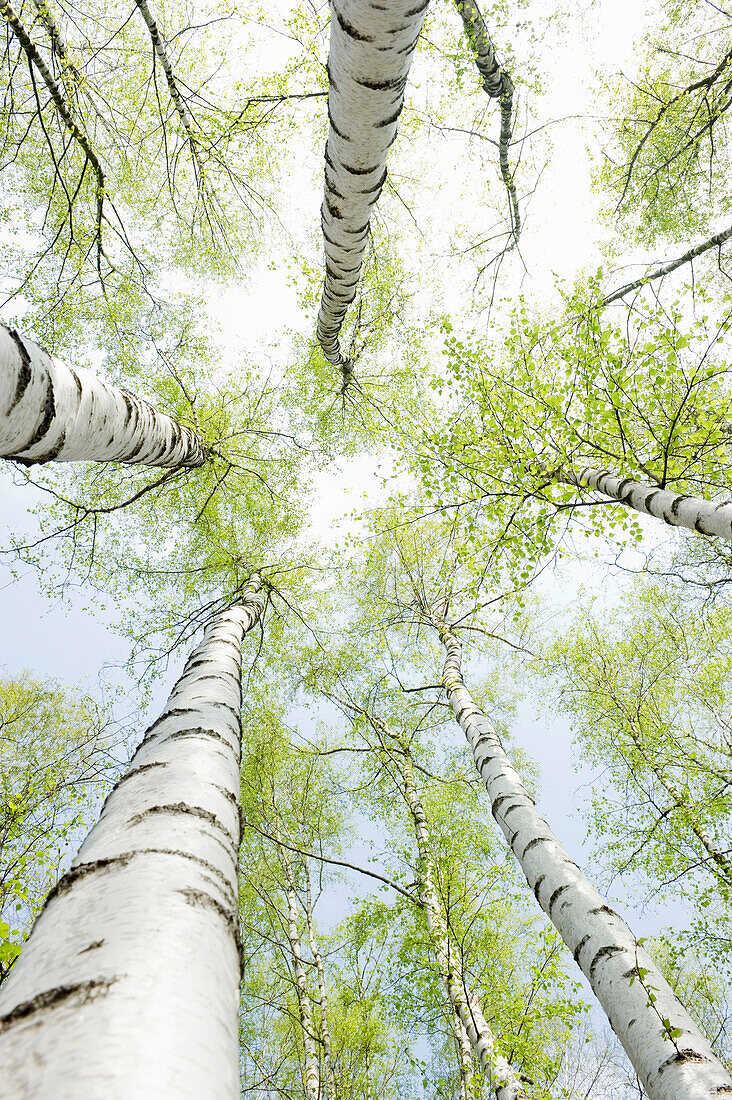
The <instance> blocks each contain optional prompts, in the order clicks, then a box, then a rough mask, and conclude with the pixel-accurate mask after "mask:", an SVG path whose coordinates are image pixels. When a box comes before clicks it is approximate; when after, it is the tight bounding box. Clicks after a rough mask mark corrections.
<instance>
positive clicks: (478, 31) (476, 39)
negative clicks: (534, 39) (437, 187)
mask: <svg viewBox="0 0 732 1100" xmlns="http://www.w3.org/2000/svg"><path fill="white" fill-rule="evenodd" d="M455 7H456V8H457V10H458V13H459V15H460V18H461V19H462V21H463V27H464V28H465V36H466V38H467V39H468V42H469V43H470V47H471V49H472V51H473V53H474V54H475V65H476V68H477V70H478V72H479V73H480V75H481V77H482V80H483V88H484V90H485V91H486V92H487V93H488V95H489V96H490V97H491V99H497V100H498V103H499V106H500V108H501V133H500V138H499V141H498V162H499V165H500V168H501V179H502V180H503V183H504V186H505V188H506V191H507V192H508V198H509V203H510V208H511V232H512V236H513V244H512V245H510V246H509V247H511V248H512V247H514V246H515V244H516V243H517V242H518V239H519V237H520V235H521V211H520V210H519V204H518V194H517V192H516V184H515V183H514V182H513V176H512V175H511V168H510V166H509V163H508V149H509V146H510V144H511V137H512V136H513V129H512V118H511V116H512V114H513V81H512V80H511V77H510V75H509V73H507V72H506V70H505V69H503V68H501V65H500V62H499V61H498V58H497V57H496V51H495V48H494V46H493V43H492V42H491V37H490V35H489V34H488V28H487V27H486V25H485V22H484V21H483V15H482V13H481V10H480V8H479V7H478V5H477V4H476V3H475V0H455Z"/></svg>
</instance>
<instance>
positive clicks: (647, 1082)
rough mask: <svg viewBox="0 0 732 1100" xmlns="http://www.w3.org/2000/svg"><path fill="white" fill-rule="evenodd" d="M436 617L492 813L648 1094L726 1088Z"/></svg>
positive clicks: (700, 1093)
mask: <svg viewBox="0 0 732 1100" xmlns="http://www.w3.org/2000/svg"><path fill="white" fill-rule="evenodd" d="M434 625H435V627H436V629H437V630H438V632H439V634H440V638H441V641H442V643H443V645H444V647H445V651H446V660H445V667H444V672H443V683H444V686H445V691H446V693H447V696H448V699H449V700H450V703H451V705H452V708H453V711H454V713H455V717H456V718H457V721H458V722H459V724H460V726H461V727H462V729H463V731H464V732H465V736H466V737H467V739H468V742H469V743H470V746H471V748H472V750H473V755H474V757H475V765H476V768H477V769H478V773H479V774H480V776H481V778H482V779H483V781H484V783H485V785H486V789H487V791H488V795H489V798H490V802H491V811H492V813H493V816H494V818H495V819H496V821H497V823H498V825H499V826H500V828H501V830H502V831H503V834H504V836H505V837H506V840H507V841H508V844H509V847H510V848H511V850H512V851H513V853H514V855H515V856H516V858H517V859H518V861H519V863H520V864H521V868H522V870H523V872H524V874H525V875H526V880H527V882H528V884H529V886H530V887H531V889H532V890H533V892H534V894H535V896H536V899H537V901H538V902H539V904H540V905H541V907H542V909H543V910H544V911H545V913H546V914H547V916H548V917H549V919H550V920H551V921H552V923H553V924H554V926H555V927H556V928H557V930H558V932H559V934H560V935H561V937H562V939H563V940H564V942H565V943H566V944H567V946H568V947H569V949H570V951H571V952H572V954H573V956H574V959H575V961H576V962H577V964H578V965H579V967H580V969H581V970H582V971H583V973H584V974H585V976H586V978H587V980H588V981H589V983H590V985H591V987H592V990H593V992H594V993H595V996H596V997H597V998H598V1000H599V1001H600V1003H601V1005H602V1007H603V1008H604V1010H605V1012H606V1014H607V1017H608V1019H609V1020H610V1024H611V1026H612V1028H613V1030H614V1031H615V1032H616V1034H617V1035H618V1037H619V1039H620V1041H621V1043H622V1044H623V1046H624V1048H625V1050H626V1052H627V1054H628V1056H629V1058H630V1060H631V1062H632V1063H633V1065H634V1067H635V1069H636V1072H637V1073H638V1076H639V1078H640V1080H641V1082H642V1084H643V1087H644V1088H645V1090H646V1092H647V1093H648V1096H649V1097H650V1100H708V1098H710V1097H719V1096H720V1095H723V1094H727V1093H732V1078H731V1077H730V1075H729V1074H728V1072H727V1070H726V1069H725V1068H724V1066H723V1065H722V1064H721V1062H720V1061H719V1060H718V1059H717V1057H716V1056H715V1054H714V1052H713V1051H712V1048H711V1046H710V1044H709V1043H708V1042H707V1040H706V1039H705V1038H704V1036H703V1035H702V1034H701V1033H700V1032H699V1029H698V1028H697V1026H696V1024H694V1022H693V1021H692V1020H691V1018H690V1016H689V1015H688V1013H687V1012H686V1010H685V1009H684V1008H683V1006H682V1005H681V1004H680V1002H679V1001H678V1000H677V999H676V997H675V996H674V994H673V992H672V991H671V989H670V987H669V986H668V984H667V982H666V981H665V979H664V978H663V975H662V974H661V972H660V971H659V970H658V968H657V967H656V965H655V963H654V962H653V960H652V959H651V957H650V955H648V953H647V952H646V951H645V950H644V949H643V947H642V946H641V944H639V943H638V941H637V940H636V939H635V937H634V936H633V934H632V933H631V931H630V929H629V928H628V927H627V925H626V924H625V922H624V921H623V920H622V918H621V917H620V916H619V915H618V914H617V913H616V912H615V911H614V910H613V909H612V908H611V907H610V906H609V905H608V903H607V899H606V898H604V897H603V896H602V895H601V894H599V893H598V892H597V890H595V888H594V887H593V886H592V885H591V884H590V882H589V881H588V880H587V879H586V878H585V876H584V874H583V873H582V871H581V870H580V869H579V867H578V866H577V864H576V863H574V861H573V860H572V859H570V857H569V855H568V853H567V852H566V851H565V849H564V848H563V847H562V845H561V844H560V842H559V840H558V839H557V837H556V836H555V835H554V833H553V832H552V831H551V829H550V828H549V826H548V824H547V823H546V821H544V819H543V818H542V817H541V815H540V814H539V812H538V811H537V809H536V806H535V805H534V802H533V799H532V798H531V796H530V795H529V794H528V793H527V792H526V790H525V789H524V787H523V785H522V783H521V780H520V778H519V776H518V773H517V772H516V771H515V769H514V768H513V765H512V764H511V762H510V760H509V759H508V757H507V756H506V753H505V752H504V749H503V746H502V745H501V742H500V739H499V737H498V734H497V733H496V731H495V730H494V728H493V726H492V725H491V723H490V721H489V719H488V718H487V717H486V716H485V715H484V714H483V713H482V711H481V710H480V709H479V708H478V707H477V705H476V704H475V702H474V700H473V698H472V696H471V695H470V693H469V691H468V689H467V688H466V686H465V683H464V681H463V677H462V672H461V658H462V647H461V645H460V642H459V640H458V638H457V637H456V635H455V634H454V633H453V631H452V630H451V629H450V628H449V627H447V626H445V625H444V624H440V623H437V622H435V623H434Z"/></svg>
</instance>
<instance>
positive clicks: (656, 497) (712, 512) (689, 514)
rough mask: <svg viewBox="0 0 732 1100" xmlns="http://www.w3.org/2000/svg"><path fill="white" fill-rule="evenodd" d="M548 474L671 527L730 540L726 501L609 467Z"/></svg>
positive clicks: (730, 511)
mask: <svg viewBox="0 0 732 1100" xmlns="http://www.w3.org/2000/svg"><path fill="white" fill-rule="evenodd" d="M551 476H552V477H553V478H555V479H556V480H557V481H561V482H563V483H564V484H565V485H577V486H579V487H580V488H582V487H584V486H589V487H590V488H591V489H596V490H597V491H598V493H602V494H603V496H606V497H609V498H610V499H611V500H616V501H617V502H618V504H625V505H627V506H628V507H629V508H634V509H635V511H636V512H643V513H644V514H645V515H647V516H654V517H655V518H656V519H662V520H663V522H664V523H668V524H670V526H671V527H688V529H689V530H690V531H698V532H699V534H701V535H720V536H721V537H722V538H723V539H729V540H730V541H732V503H729V502H727V501H724V502H723V503H721V504H713V503H712V502H711V501H709V500H704V499H703V498H702V497H691V496H686V495H685V494H684V493H672V492H670V491H669V490H668V489H659V488H657V487H656V486H653V485H644V484H642V483H641V482H639V481H634V480H633V478H632V477H616V475H615V474H613V473H611V472H610V471H609V470H591V469H589V468H585V469H583V470H580V472H579V473H578V474H576V473H575V472H574V471H573V470H562V469H559V470H554V471H553V472H552V474H551Z"/></svg>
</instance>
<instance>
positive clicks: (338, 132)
mask: <svg viewBox="0 0 732 1100" xmlns="http://www.w3.org/2000/svg"><path fill="white" fill-rule="evenodd" d="M328 122H329V123H330V128H331V130H332V131H333V133H334V134H336V135H337V136H338V137H339V138H340V139H341V141H350V140H351V139H350V138H349V136H348V134H344V133H343V131H342V130H339V129H338V127H337V126H336V124H335V122H334V121H333V115H332V114H331V110H330V104H328Z"/></svg>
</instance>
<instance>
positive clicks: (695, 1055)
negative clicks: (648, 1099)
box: [657, 1049, 732, 1092]
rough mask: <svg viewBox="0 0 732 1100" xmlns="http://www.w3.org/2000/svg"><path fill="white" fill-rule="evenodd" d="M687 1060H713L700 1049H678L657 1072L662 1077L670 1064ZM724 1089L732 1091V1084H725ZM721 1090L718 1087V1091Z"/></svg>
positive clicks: (680, 1063)
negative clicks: (701, 1052)
mask: <svg viewBox="0 0 732 1100" xmlns="http://www.w3.org/2000/svg"><path fill="white" fill-rule="evenodd" d="M687 1062H711V1058H707V1057H706V1056H705V1055H704V1054H700V1053H699V1051H698V1050H690V1049H687V1050H677V1051H676V1053H675V1054H672V1055H671V1057H670V1058H667V1059H666V1061H665V1062H662V1063H661V1065H660V1066H659V1067H658V1070H657V1073H658V1075H659V1077H660V1075H661V1074H662V1073H664V1072H665V1071H666V1070H667V1069H668V1068H669V1067H670V1066H679V1065H684V1064H685V1063H687ZM722 1088H723V1089H725V1090H726V1091H727V1092H732V1086H730V1085H723V1086H722ZM719 1091H720V1090H719V1089H717V1092H719Z"/></svg>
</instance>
